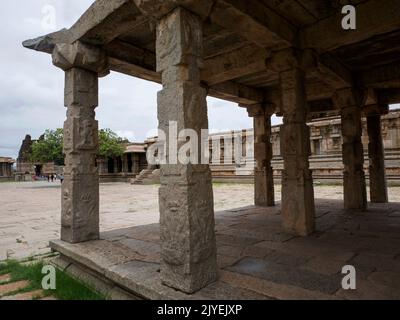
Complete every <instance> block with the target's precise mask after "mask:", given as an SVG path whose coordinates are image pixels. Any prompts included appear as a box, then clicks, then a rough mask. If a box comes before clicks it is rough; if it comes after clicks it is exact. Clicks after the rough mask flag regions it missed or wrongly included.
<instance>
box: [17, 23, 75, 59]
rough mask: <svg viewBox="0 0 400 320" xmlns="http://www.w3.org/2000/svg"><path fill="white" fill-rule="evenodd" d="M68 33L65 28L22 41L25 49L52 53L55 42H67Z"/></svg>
mask: <svg viewBox="0 0 400 320" xmlns="http://www.w3.org/2000/svg"><path fill="white" fill-rule="evenodd" d="M69 38H70V34H69V31H68V30H67V29H62V30H60V31H57V32H53V33H49V34H47V35H45V36H41V37H38V38H35V39H29V40H26V41H24V42H22V45H23V46H24V47H25V48H27V49H32V50H36V51H39V52H44V53H49V54H52V53H53V50H54V47H55V46H56V44H61V43H69Z"/></svg>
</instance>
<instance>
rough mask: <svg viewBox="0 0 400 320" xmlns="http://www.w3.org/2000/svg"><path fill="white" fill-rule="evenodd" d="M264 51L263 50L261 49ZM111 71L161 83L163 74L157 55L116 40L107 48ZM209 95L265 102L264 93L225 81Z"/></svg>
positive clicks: (253, 102) (215, 86) (232, 99)
mask: <svg viewBox="0 0 400 320" xmlns="http://www.w3.org/2000/svg"><path fill="white" fill-rule="evenodd" d="M261 50H262V49H261ZM105 51H106V52H107V54H108V57H109V59H108V60H109V65H110V69H111V70H113V71H116V72H121V73H124V74H127V75H131V76H134V77H137V78H141V79H145V80H149V81H153V82H157V83H161V74H160V73H158V72H156V57H155V54H154V53H152V52H150V51H148V50H146V49H142V48H139V47H136V46H134V45H132V44H129V43H126V42H123V41H120V40H114V41H112V42H110V43H109V44H108V45H106V46H105ZM203 81H204V82H205V83H206V87H207V88H208V94H209V95H210V96H213V97H215V98H220V99H224V100H228V101H232V102H237V103H244V104H255V103H260V102H262V101H263V100H264V98H263V92H262V91H261V90H257V89H254V88H251V87H247V86H245V85H241V84H237V83H234V82H231V81H225V82H223V83H218V84H216V85H208V84H207V82H206V81H205V80H203Z"/></svg>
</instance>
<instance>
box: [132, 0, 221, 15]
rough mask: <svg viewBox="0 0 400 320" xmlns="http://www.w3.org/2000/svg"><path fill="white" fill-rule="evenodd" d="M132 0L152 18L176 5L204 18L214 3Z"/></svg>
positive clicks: (164, 13) (188, 0) (186, 0)
mask: <svg viewBox="0 0 400 320" xmlns="http://www.w3.org/2000/svg"><path fill="white" fill-rule="evenodd" d="M133 2H134V3H135V4H136V6H137V8H138V9H139V10H140V11H141V12H142V13H143V14H145V15H147V16H149V17H151V18H152V19H160V18H162V17H163V16H165V15H167V14H169V13H170V12H171V11H172V10H174V9H175V8H177V7H182V8H185V9H187V10H189V11H191V12H193V13H195V14H196V15H197V16H198V17H199V18H202V19H206V18H207V17H208V15H209V13H210V10H211V8H212V6H213V4H214V0H201V1H199V0H133Z"/></svg>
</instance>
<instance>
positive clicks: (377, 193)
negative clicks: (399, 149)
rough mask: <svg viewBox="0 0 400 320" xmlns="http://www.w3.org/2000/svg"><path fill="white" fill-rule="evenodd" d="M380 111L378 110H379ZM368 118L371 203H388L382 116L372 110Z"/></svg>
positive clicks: (368, 113)
mask: <svg viewBox="0 0 400 320" xmlns="http://www.w3.org/2000/svg"><path fill="white" fill-rule="evenodd" d="M377 109H378V108H377ZM366 116H367V130H368V137H369V143H368V155H369V187H370V197H371V202H375V203H386V202H388V191H387V182H386V172H385V150H384V146H383V140H382V128H381V115H380V113H379V111H378V110H376V111H374V110H370V111H369V112H367V114H366Z"/></svg>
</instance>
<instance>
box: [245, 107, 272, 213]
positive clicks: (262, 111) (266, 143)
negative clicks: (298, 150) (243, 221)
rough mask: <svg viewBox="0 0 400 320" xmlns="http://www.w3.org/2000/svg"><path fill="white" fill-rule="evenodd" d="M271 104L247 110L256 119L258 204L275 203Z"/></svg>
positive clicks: (270, 204)
mask: <svg viewBox="0 0 400 320" xmlns="http://www.w3.org/2000/svg"><path fill="white" fill-rule="evenodd" d="M269 107H270V106H265V105H255V106H249V107H248V108H247V112H248V113H249V116H250V117H253V119H254V120H253V121H254V159H255V168H254V203H255V205H256V206H265V207H272V206H274V205H275V195H274V177H273V169H272V166H271V160H272V144H271V115H272V112H271V111H270V109H272V108H269Z"/></svg>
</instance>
